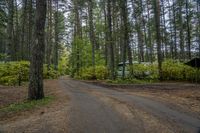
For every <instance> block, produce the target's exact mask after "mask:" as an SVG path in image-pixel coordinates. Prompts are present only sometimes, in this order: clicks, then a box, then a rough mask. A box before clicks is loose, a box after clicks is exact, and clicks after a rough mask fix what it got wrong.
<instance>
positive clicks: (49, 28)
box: [46, 0, 53, 71]
mask: <svg viewBox="0 0 200 133" xmlns="http://www.w3.org/2000/svg"><path fill="white" fill-rule="evenodd" d="M52 27H53V24H52V0H48V31H49V32H48V37H47V46H46V49H47V69H48V71H49V70H50V65H51V53H52V38H53V36H52V34H53V33H52V30H53V29H52Z"/></svg>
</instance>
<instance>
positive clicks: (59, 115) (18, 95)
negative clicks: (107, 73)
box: [0, 80, 70, 133]
mask: <svg viewBox="0 0 200 133" xmlns="http://www.w3.org/2000/svg"><path fill="white" fill-rule="evenodd" d="M63 91H64V90H63V89H61V88H60V87H59V81H58V80H45V81H44V92H45V96H47V97H48V96H51V97H53V100H52V101H51V102H50V103H48V104H47V105H45V106H40V107H34V108H31V109H29V110H23V111H18V112H14V113H8V114H6V115H4V116H1V112H0V132H31V133H33V132H48V131H46V130H49V131H50V132H63V131H67V127H66V122H67V120H66V119H67V110H68V103H69V100H70V99H69V97H68V96H67V95H66V93H64V92H63ZM27 93H28V92H27V86H22V87H5V86H0V108H3V107H5V106H8V105H10V104H13V103H21V102H23V101H25V100H26V99H27ZM63 116H66V117H65V118H63Z"/></svg>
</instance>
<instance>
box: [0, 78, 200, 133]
mask: <svg viewBox="0 0 200 133" xmlns="http://www.w3.org/2000/svg"><path fill="white" fill-rule="evenodd" d="M97 84H98V83H86V82H81V81H77V80H73V79H70V78H67V77H62V78H61V79H59V80H47V81H45V92H46V93H45V94H47V95H54V96H55V97H56V100H55V102H54V103H52V104H50V105H48V106H47V107H46V106H45V107H41V108H37V109H34V110H31V111H25V112H21V113H18V114H13V115H14V118H13V117H11V118H8V119H6V120H1V119H0V133H1V132H2V133H4V132H5V133H22V132H23V133H200V97H199V95H200V87H197V88H195V86H194V85H183V84H151V85H128V86H124V85H123V86H110V85H108V84H107V85H102V84H98V85H97ZM22 89H23V88H22ZM6 90H7V89H2V92H3V94H7V93H8V92H7V91H9V90H7V91H6ZM18 90H19V89H15V91H18ZM5 91H6V93H5ZM20 92H21V91H20ZM12 93H13V89H11V90H10V93H9V94H12ZM20 94H21V93H20ZM25 94H26V93H24V95H25ZM23 97H24V96H23ZM4 99H6V97H5V98H4ZM7 99H9V98H7ZM8 101H9V100H8ZM14 101H15V100H14ZM9 102H11V101H9ZM6 103H7V102H6Z"/></svg>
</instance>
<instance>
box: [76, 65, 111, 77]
mask: <svg viewBox="0 0 200 133" xmlns="http://www.w3.org/2000/svg"><path fill="white" fill-rule="evenodd" d="M107 77H108V70H107V68H106V67H105V66H96V68H95V74H93V67H88V68H83V69H82V70H81V75H80V77H77V76H75V78H80V79H85V80H91V79H98V80H103V79H107Z"/></svg>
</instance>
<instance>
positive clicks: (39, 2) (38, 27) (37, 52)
mask: <svg viewBox="0 0 200 133" xmlns="http://www.w3.org/2000/svg"><path fill="white" fill-rule="evenodd" d="M45 19H46V0H36V16H35V32H34V36H35V38H34V39H35V42H34V44H33V45H32V48H31V62H30V79H29V81H30V83H29V91H28V98H29V99H31V100H32V99H36V100H37V99H41V98H43V97H44V92H43V60H44V49H45V48H44V47H45V42H44V41H45V37H44V34H45V32H44V28H45Z"/></svg>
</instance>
